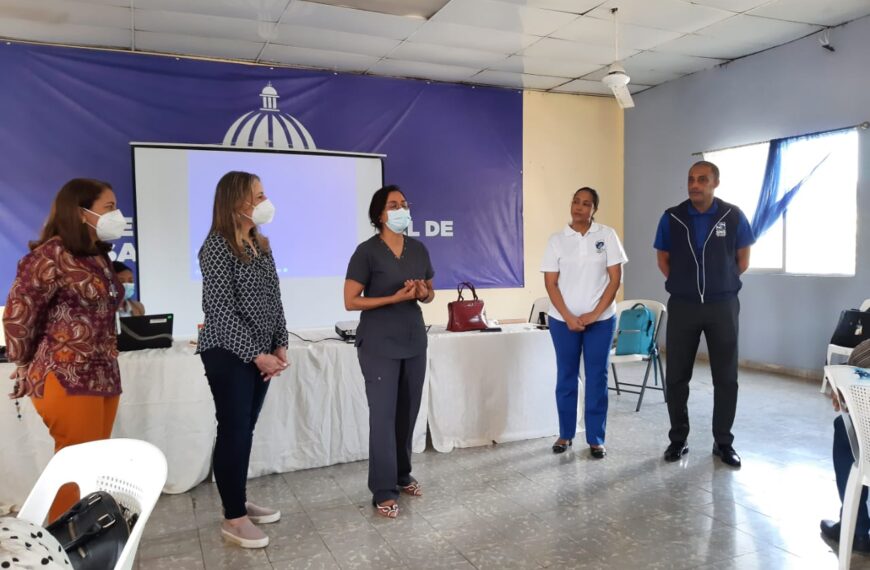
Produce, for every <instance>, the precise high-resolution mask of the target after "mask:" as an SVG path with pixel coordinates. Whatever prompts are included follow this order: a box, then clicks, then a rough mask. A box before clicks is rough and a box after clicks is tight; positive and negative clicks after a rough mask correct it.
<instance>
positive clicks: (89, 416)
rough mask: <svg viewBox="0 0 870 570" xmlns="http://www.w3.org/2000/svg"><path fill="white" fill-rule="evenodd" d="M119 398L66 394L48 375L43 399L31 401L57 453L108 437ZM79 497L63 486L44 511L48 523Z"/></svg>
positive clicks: (69, 485)
mask: <svg viewBox="0 0 870 570" xmlns="http://www.w3.org/2000/svg"><path fill="white" fill-rule="evenodd" d="M119 399H120V396H77V395H70V394H67V393H66V390H65V389H64V387H63V386H62V385H61V383H60V381H59V380H58V379H57V376H55V375H54V373H53V372H49V373H48V375H47V376H46V378H45V394H44V396H43V397H42V398H32V400H31V401H32V402H33V407H35V408H36V411H37V412H39V415H40V416H41V417H42V421H43V422H44V423H45V425H46V427H48V433H49V434H51V437H52V438H53V439H54V452H55V453H57V452H58V451H60V450H61V449H63V448H64V447H68V446H70V445H76V444H78V443H86V442H88V441H96V440H98V439H108V438H109V437H111V435H112V425H113V424H114V423H115V414H116V413H117V411H118V400H119ZM80 498H81V497H80V495H79V487H78V485H76V484H75V483H67V484H66V485H63V486H62V487H61V488H60V489H59V490H58V492H57V496H56V497H55V499H54V503H52V505H51V509H50V510H49V512H48V521H49V522H51V521H53V520H54V519H56V518H57V517H59V516H60V515H62V514H63V513H65V512H66V511H67V510H68V509H69V508H70V507H71V506H73V505H74V504H75V503H76V502H77V501H78V500H79V499H80Z"/></svg>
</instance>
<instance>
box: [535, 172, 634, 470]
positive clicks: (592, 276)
mask: <svg viewBox="0 0 870 570" xmlns="http://www.w3.org/2000/svg"><path fill="white" fill-rule="evenodd" d="M597 211H598V192H596V191H595V190H593V189H592V188H588V187H583V188H581V189H579V190H577V191H576V192H575V193H574V198H573V199H572V201H571V223H570V224H569V225H567V226H565V228H564V229H563V230H562V231H560V232H557V233H555V234H553V235H552V236H550V241H549V242H548V243H547V250H546V252H545V253H544V261H543V262H542V263H541V271H542V272H543V273H544V284H545V285H546V287H547V294H548V295H549V296H550V311H549V316H550V319H549V321H550V336H551V337H552V338H553V346H554V347H555V349H556V369H557V374H556V376H557V377H556V407H557V408H558V410H559V439H557V440H556V443H555V444H553V453H562V452H564V451H566V450H567V449H568V447H570V446H571V443H572V440H573V439H574V435H575V434H576V432H577V388H578V376H579V374H580V356H581V354H582V355H583V357H584V358H583V361H584V363H585V372H586V389H585V406H584V410H585V412H584V414H583V419H584V423H585V426H586V442H587V443H588V444H589V448H590V453H591V455H592V457H594V458H596V459H602V458H603V457H604V456H605V455H606V454H607V451H606V450H605V448H604V432H605V427H606V425H607V367H608V359H609V356H610V346H611V343H612V342H613V331H614V327H615V317H614V314H615V313H616V305H615V303H614V302H613V300H614V298H615V297H616V291H617V290H618V289H619V285H620V282H621V281H622V264H623V263H625V262H626V261H628V258H626V257H625V251H624V250H623V249H622V244H621V243H620V242H619V238H618V237H617V236H616V232H615V231H613V228H610V227H607V226H604V225H601V224H597V223H595V222H594V216H595V212H597Z"/></svg>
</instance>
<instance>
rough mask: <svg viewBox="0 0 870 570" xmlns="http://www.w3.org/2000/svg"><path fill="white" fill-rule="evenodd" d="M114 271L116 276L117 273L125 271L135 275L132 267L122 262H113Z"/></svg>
mask: <svg viewBox="0 0 870 570" xmlns="http://www.w3.org/2000/svg"><path fill="white" fill-rule="evenodd" d="M112 269H113V270H114V272H115V273H116V274H117V273H124V272H125V271H129V272H130V273H133V270H132V269H131V268H130V266H129V265H127V264H126V263H123V262H121V261H113V262H112Z"/></svg>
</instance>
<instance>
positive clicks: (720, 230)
mask: <svg viewBox="0 0 870 570" xmlns="http://www.w3.org/2000/svg"><path fill="white" fill-rule="evenodd" d="M725 233H726V232H725V222H719V223H718V224H716V237H725Z"/></svg>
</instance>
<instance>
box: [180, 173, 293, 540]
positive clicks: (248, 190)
mask: <svg viewBox="0 0 870 570" xmlns="http://www.w3.org/2000/svg"><path fill="white" fill-rule="evenodd" d="M274 214H275V208H274V206H272V203H271V202H270V201H269V200H268V199H267V198H266V195H265V194H264V192H263V185H262V184H261V183H260V179H259V178H258V177H257V176H256V175H254V174H249V173H247V172H228V173H227V174H225V175H224V176H223V178H221V179H220V181H219V182H218V185H217V190H216V191H215V197H214V214H213V218H212V224H211V230H210V231H209V234H208V237H207V238H206V240H205V243H204V244H203V245H202V249H200V251H199V265H200V268H201V270H202V308H203V311H204V312H205V325H204V327H203V328H202V330H201V331H200V334H199V342H198V347H197V352H198V353H199V354H200V357H201V358H202V363H203V365H204V366H205V374H206V377H207V378H208V384H209V387H210V388H211V393H212V395H213V396H214V404H215V415H216V417H217V422H218V427H217V441H216V443H215V450H214V474H215V480H216V481H217V487H218V492H219V493H220V496H221V502H222V503H223V508H224V521H223V522H222V523H221V534H222V535H223V537H224V538H225V539H226V540H228V541H230V542H234V543H236V544H238V545H240V546H242V547H244V548H263V547H265V546H267V545H268V544H269V537H268V536H266V534H265V533H264V532H263V531H262V530H260V529H259V528H257V527H256V526H255V525H254V523H270V522H275V521H277V520H278V519H280V518H281V513H280V512H279V511H276V510H273V509H269V508H264V507H259V506H257V505H255V504H253V503H250V502H247V497H246V491H245V486H246V483H247V476H248V461H249V459H250V456H251V442H252V441H253V437H254V426H255V425H256V423H257V417H258V416H259V414H260V409H261V408H262V406H263V400H264V399H265V398H266V391H267V390H268V389H269V380H271V379H272V378H273V377H275V376H280V374H281V372H282V371H283V370H284V369H285V368H287V366H288V363H287V326H286V322H285V320H284V308H283V305H282V304H281V291H280V289H279V286H278V273H277V271H276V269H275V261H274V259H273V258H272V251H271V249H270V248H269V241H268V240H267V239H266V238H265V237H264V236H263V235H262V234H261V233H260V232H259V230H258V229H257V226H259V225H261V224H267V223H269V222H271V221H272V218H273V216H274Z"/></svg>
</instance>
